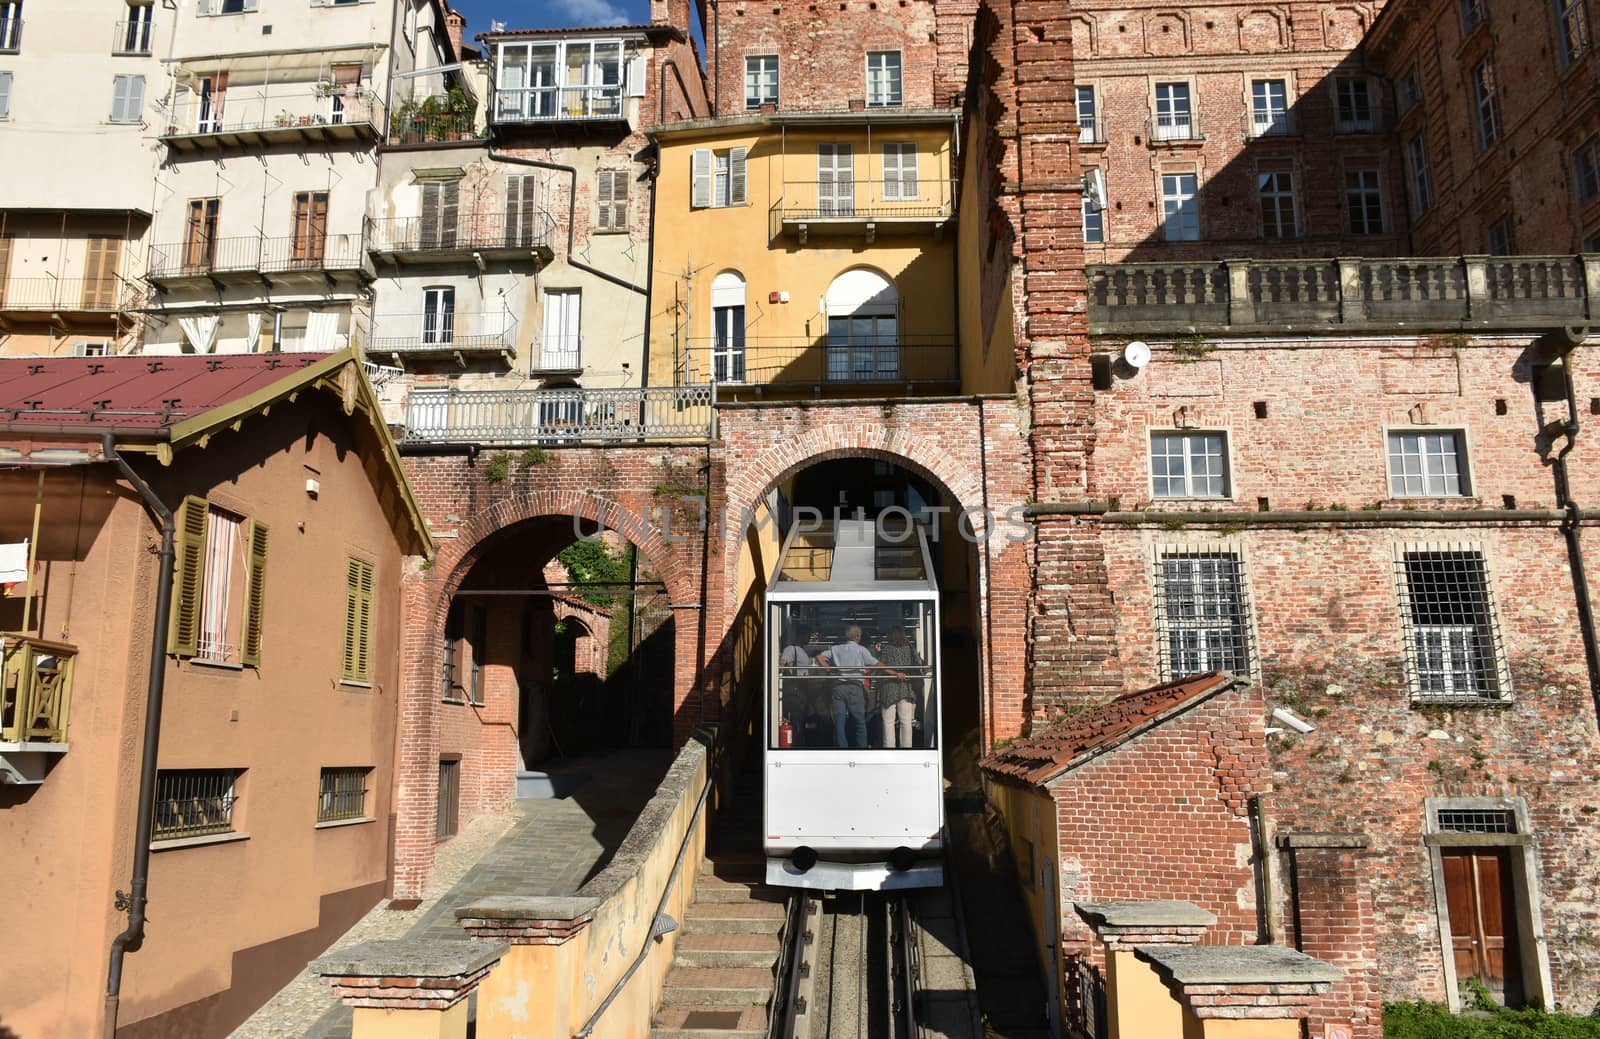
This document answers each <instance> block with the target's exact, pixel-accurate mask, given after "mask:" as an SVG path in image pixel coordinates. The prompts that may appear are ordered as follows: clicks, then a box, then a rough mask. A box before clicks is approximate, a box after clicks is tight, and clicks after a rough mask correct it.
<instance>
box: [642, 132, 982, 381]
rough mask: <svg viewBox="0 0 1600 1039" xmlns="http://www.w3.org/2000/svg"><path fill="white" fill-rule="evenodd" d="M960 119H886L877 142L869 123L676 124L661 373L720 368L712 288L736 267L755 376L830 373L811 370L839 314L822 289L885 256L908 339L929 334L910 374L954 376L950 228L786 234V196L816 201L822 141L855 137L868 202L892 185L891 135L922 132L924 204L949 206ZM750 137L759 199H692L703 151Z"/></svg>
mask: <svg viewBox="0 0 1600 1039" xmlns="http://www.w3.org/2000/svg"><path fill="white" fill-rule="evenodd" d="M950 130H951V127H950V125H949V124H948V123H945V124H935V125H922V126H913V127H904V128H898V127H897V128H894V129H892V130H891V129H885V128H883V127H881V126H876V125H875V126H873V127H872V129H871V131H870V145H869V131H868V128H867V126H866V124H865V123H864V122H863V123H861V124H855V125H846V126H837V127H834V126H830V127H829V128H827V129H826V130H820V131H819V130H813V129H805V130H800V129H795V128H790V129H788V131H787V134H786V139H785V133H784V132H783V131H781V130H780V129H779V128H777V127H771V126H764V125H754V126H752V125H751V124H750V123H749V122H740V123H738V124H736V125H733V126H730V127H726V128H724V129H723V130H722V131H720V132H719V133H718V134H717V135H715V136H711V135H710V134H709V132H708V133H707V134H705V135H695V136H692V137H686V136H680V135H676V134H674V135H671V136H669V137H668V138H667V139H666V140H663V141H662V142H661V172H660V175H659V176H658V178H657V181H656V192H657V197H656V225H655V227H656V232H655V234H656V246H655V265H654V266H655V271H654V283H653V285H652V296H651V311H652V316H651V332H650V338H651V353H650V381H651V383H652V384H656V385H665V384H669V383H672V382H675V381H676V382H683V381H688V382H696V383H703V382H706V381H708V380H709V356H708V354H709V350H708V343H709V340H710V337H711V334H712V329H711V320H710V319H711V286H712V282H713V281H714V280H715V278H716V276H717V275H718V274H720V273H722V272H723V271H736V272H738V273H739V274H740V275H741V276H742V277H743V278H744V281H745V321H746V328H745V336H746V344H747V345H746V357H747V363H748V365H749V369H750V373H749V381H751V382H759V381H767V380H768V379H769V378H770V376H771V375H772V374H776V373H777V372H780V371H781V372H783V373H784V375H785V379H786V380H788V381H792V380H795V379H803V380H804V381H806V382H808V383H809V382H817V381H821V380H820V378H817V379H813V378H809V377H807V375H806V373H809V372H817V373H821V372H823V371H824V370H825V367H824V365H823V362H822V350H821V349H820V348H819V346H818V345H817V344H819V343H820V340H821V338H822V337H823V336H824V334H825V333H826V326H827V320H826V318H825V316H824V314H823V309H822V300H823V298H824V296H826V294H827V291H828V286H829V284H830V283H831V282H832V281H833V279H834V278H836V277H838V276H839V275H840V274H842V273H844V272H845V271H847V270H850V269H851V268H854V267H872V268H876V269H877V270H879V271H881V272H882V273H883V274H884V275H886V276H887V277H888V278H889V279H890V280H891V281H892V282H893V283H894V285H895V288H896V290H897V291H898V293H899V296H900V334H901V338H902V341H903V342H905V343H907V344H916V346H917V349H915V350H911V351H907V352H906V354H905V357H906V360H905V361H904V362H903V366H902V367H903V378H907V379H913V380H914V379H917V378H922V379H931V378H936V377H938V376H939V375H940V374H949V375H953V374H954V357H953V351H954V349H955V346H954V343H955V333H956V328H955V298H954V289H955V270H954V263H955V252H954V243H953V242H952V241H951V238H952V237H953V232H952V231H951V230H946V232H945V234H944V235H943V236H942V238H941V237H940V236H937V235H936V234H935V232H934V228H933V226H932V225H931V224H923V225H920V226H919V227H918V228H917V229H916V230H914V231H910V232H906V233H899V232H896V233H890V232H887V231H884V230H882V229H880V230H879V232H878V233H877V236H876V240H875V241H874V242H873V243H871V244H869V243H868V242H867V241H866V236H865V234H864V233H856V234H853V235H843V234H839V235H834V234H822V233H820V232H818V231H817V230H812V231H811V233H810V235H809V238H808V241H807V243H806V244H804V245H802V244H800V242H799V239H798V236H797V235H795V234H794V233H793V232H789V233H779V234H776V235H775V234H774V231H775V226H776V221H775V214H774V206H776V205H778V204H780V202H781V201H782V200H783V199H784V198H785V192H786V191H787V192H788V193H789V195H788V197H789V199H790V201H791V202H793V201H794V200H795V199H796V198H797V197H799V195H800V194H802V193H803V194H805V195H806V196H807V198H806V199H804V200H803V201H802V204H805V205H811V204H812V199H813V198H814V195H815V186H814V185H815V182H816V179H817V148H816V146H817V143H818V142H820V141H839V142H850V143H851V144H853V145H854V154H855V183H856V190H857V204H858V206H861V205H864V204H865V203H864V200H865V198H866V194H867V193H868V192H869V191H872V190H876V188H877V187H878V185H879V184H881V160H882V145H883V144H884V143H885V142H887V141H914V142H916V144H917V152H918V169H917V176H918V184H919V190H920V194H921V196H922V199H923V200H924V204H926V205H928V206H937V205H940V204H941V202H940V200H941V199H943V200H944V202H945V203H946V204H948V199H949V191H950V188H949V181H950V176H951V172H950V162H951V133H950ZM739 147H742V148H747V149H749V153H748V157H747V160H746V162H747V174H746V175H747V178H748V182H747V199H748V202H747V204H745V205H742V206H728V207H724V208H713V209H692V208H690V191H691V186H692V173H691V162H692V153H693V152H694V150H695V149H696V148H711V149H713V150H715V151H722V150H725V149H731V148H739ZM874 178H878V179H877V180H876V181H874ZM786 182H787V183H786ZM799 182H804V183H803V184H802V183H799ZM775 292H787V293H788V294H789V302H787V303H782V302H779V303H772V302H769V296H770V294H771V293H775ZM924 344H927V347H928V348H927V349H926V350H923V349H922V347H923V345H924ZM686 346H687V347H688V349H689V351H690V354H689V356H688V357H686V356H685V352H684V351H685V347H686ZM808 346H809V347H810V352H809V353H807V352H806V348H807V347H808ZM952 389H953V388H952Z"/></svg>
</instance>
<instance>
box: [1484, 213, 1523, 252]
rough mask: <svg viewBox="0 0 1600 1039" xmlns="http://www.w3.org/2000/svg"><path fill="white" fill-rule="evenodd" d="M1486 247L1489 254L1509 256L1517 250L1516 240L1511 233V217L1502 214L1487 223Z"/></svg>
mask: <svg viewBox="0 0 1600 1039" xmlns="http://www.w3.org/2000/svg"><path fill="white" fill-rule="evenodd" d="M1487 237H1488V242H1487V245H1488V249H1489V255H1490V256H1510V255H1511V254H1512V253H1514V252H1516V251H1517V247H1516V242H1515V241H1514V239H1513V237H1512V234H1511V218H1510V217H1509V216H1503V217H1501V218H1500V219H1499V220H1496V221H1495V222H1494V223H1492V224H1490V225H1489V228H1488V233H1487Z"/></svg>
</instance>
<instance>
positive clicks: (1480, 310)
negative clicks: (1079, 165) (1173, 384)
mask: <svg viewBox="0 0 1600 1039" xmlns="http://www.w3.org/2000/svg"><path fill="white" fill-rule="evenodd" d="M1088 295H1089V331H1090V332H1091V333H1094V334H1110V333H1129V334H1147V333H1151V332H1196V331H1234V332H1241V333H1249V332H1252V331H1255V332H1259V333H1261V334H1267V333H1271V332H1276V331H1284V330H1296V329H1307V330H1310V329H1315V330H1326V329H1327V328H1328V327H1329V326H1330V325H1332V326H1343V327H1353V328H1382V329H1389V330H1394V329H1415V328H1508V329H1517V328H1548V327H1550V326H1552V325H1561V324H1571V323H1584V322H1593V321H1595V320H1600V255H1596V254H1585V255H1581V256H1447V257H1381V258H1370V259H1303V260H1225V261H1220V262H1219V261H1210V260H1175V261H1171V262H1167V263H1119V264H1091V265H1090V266H1089V268H1088Z"/></svg>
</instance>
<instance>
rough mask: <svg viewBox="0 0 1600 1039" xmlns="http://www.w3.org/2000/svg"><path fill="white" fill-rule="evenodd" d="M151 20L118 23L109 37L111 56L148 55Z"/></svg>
mask: <svg viewBox="0 0 1600 1039" xmlns="http://www.w3.org/2000/svg"><path fill="white" fill-rule="evenodd" d="M151 31H152V29H151V19H149V18H146V19H145V20H143V21H129V20H125V21H120V22H118V23H117V27H116V29H115V30H114V31H113V32H112V36H111V53H112V54H149V53H150V34H151Z"/></svg>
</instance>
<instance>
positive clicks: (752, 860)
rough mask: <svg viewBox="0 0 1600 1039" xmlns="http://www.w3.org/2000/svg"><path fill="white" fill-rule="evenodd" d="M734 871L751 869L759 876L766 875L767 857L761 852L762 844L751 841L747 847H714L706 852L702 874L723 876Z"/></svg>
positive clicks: (702, 863) (702, 864)
mask: <svg viewBox="0 0 1600 1039" xmlns="http://www.w3.org/2000/svg"><path fill="white" fill-rule="evenodd" d="M733 869H750V870H753V871H755V872H756V873H757V874H765V873H766V869H767V857H766V855H765V854H764V853H763V852H762V851H761V842H760V841H751V842H750V843H749V844H747V845H740V846H732V847H713V848H711V849H710V850H709V851H707V852H706V857H705V859H704V861H702V862H701V863H700V872H701V873H716V874H718V875H721V874H722V873H723V871H724V870H733Z"/></svg>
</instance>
